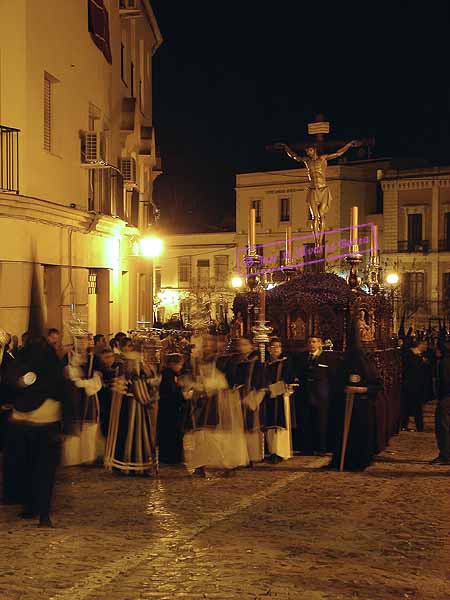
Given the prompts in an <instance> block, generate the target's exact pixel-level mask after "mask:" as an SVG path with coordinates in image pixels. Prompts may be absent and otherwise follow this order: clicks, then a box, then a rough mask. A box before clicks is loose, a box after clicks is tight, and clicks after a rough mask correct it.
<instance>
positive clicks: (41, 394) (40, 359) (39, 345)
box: [8, 338, 65, 412]
mask: <svg viewBox="0 0 450 600" xmlns="http://www.w3.org/2000/svg"><path fill="white" fill-rule="evenodd" d="M8 380H9V381H8V382H9V384H10V386H11V388H12V389H13V390H14V407H15V408H16V410H18V411H20V412H30V411H32V410H36V409H37V408H39V407H40V406H41V405H42V404H43V403H44V402H45V400H46V399H47V398H53V399H55V400H61V401H63V400H64V396H63V395H64V393H65V387H64V378H63V371H62V367H61V364H60V361H59V359H58V357H57V356H56V354H55V353H54V352H53V350H52V349H51V348H50V347H49V346H48V345H47V343H46V341H45V339H43V338H41V339H38V340H35V341H32V342H31V343H30V344H28V345H27V346H26V347H25V348H24V349H23V350H22V351H21V352H20V353H19V355H18V357H17V359H16V360H15V361H14V362H13V363H12V365H11V367H10V369H9V374H8Z"/></svg>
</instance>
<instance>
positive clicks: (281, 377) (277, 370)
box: [261, 337, 293, 464]
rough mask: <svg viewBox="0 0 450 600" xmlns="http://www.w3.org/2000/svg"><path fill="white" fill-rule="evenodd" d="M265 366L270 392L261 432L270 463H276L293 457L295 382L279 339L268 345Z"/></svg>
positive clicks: (289, 363)
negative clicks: (292, 389)
mask: <svg viewBox="0 0 450 600" xmlns="http://www.w3.org/2000/svg"><path fill="white" fill-rule="evenodd" d="M268 354H269V356H268V360H267V361H266V363H265V365H264V383H265V387H266V388H267V391H266V393H265V396H264V400H263V401H262V404H261V422H262V430H263V432H264V436H265V439H266V443H267V448H268V451H269V457H270V462H272V463H273V464H277V463H279V462H281V461H283V460H287V459H289V458H291V457H292V433H291V409H290V393H289V389H288V384H290V383H292V381H293V371H292V365H291V361H290V360H289V358H288V357H286V356H284V355H283V346H282V342H281V340H280V338H277V337H274V338H272V339H271V340H270V342H269V347H268Z"/></svg>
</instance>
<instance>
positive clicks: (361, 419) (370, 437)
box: [331, 361, 383, 471]
mask: <svg viewBox="0 0 450 600" xmlns="http://www.w3.org/2000/svg"><path fill="white" fill-rule="evenodd" d="M354 372H355V368H354V365H351V364H350V362H348V361H344V364H343V368H342V371H341V373H342V379H341V381H340V384H339V388H340V393H339V395H337V403H336V405H337V410H336V425H337V429H336V438H335V447H334V450H333V458H332V461H331V465H332V466H333V467H334V468H339V466H340V461H341V449H342V433H343V428H344V414H345V392H344V388H345V386H346V385H348V382H349V376H350V374H351V373H354ZM356 372H358V371H356ZM358 385H360V386H361V387H367V392H366V393H364V394H355V397H354V401H353V411H352V418H351V422H350V432H349V436H348V441H347V450H346V453H345V462H344V469H345V470H346V471H362V470H364V469H365V468H366V467H368V466H369V465H370V464H371V463H372V461H373V457H374V455H375V453H376V452H377V450H378V443H377V423H376V418H377V414H376V401H377V396H378V394H380V393H382V390H383V381H382V379H381V378H380V377H379V374H378V372H377V369H376V367H375V366H374V364H373V363H371V362H369V361H366V362H365V365H364V375H363V377H362V381H361V383H360V384H358Z"/></svg>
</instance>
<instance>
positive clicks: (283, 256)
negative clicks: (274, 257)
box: [279, 250, 286, 267]
mask: <svg viewBox="0 0 450 600" xmlns="http://www.w3.org/2000/svg"><path fill="white" fill-rule="evenodd" d="M279 261H280V267H284V266H285V264H286V250H280V255H279Z"/></svg>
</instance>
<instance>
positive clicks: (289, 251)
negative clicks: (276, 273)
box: [286, 225, 292, 262]
mask: <svg viewBox="0 0 450 600" xmlns="http://www.w3.org/2000/svg"><path fill="white" fill-rule="evenodd" d="M291 259H292V225H288V226H287V229H286V262H290V261H291Z"/></svg>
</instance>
